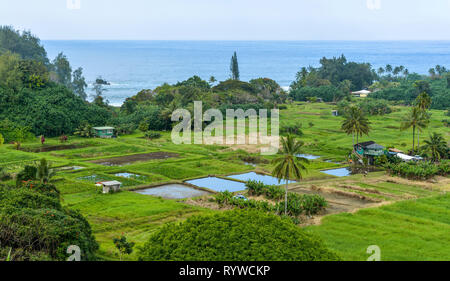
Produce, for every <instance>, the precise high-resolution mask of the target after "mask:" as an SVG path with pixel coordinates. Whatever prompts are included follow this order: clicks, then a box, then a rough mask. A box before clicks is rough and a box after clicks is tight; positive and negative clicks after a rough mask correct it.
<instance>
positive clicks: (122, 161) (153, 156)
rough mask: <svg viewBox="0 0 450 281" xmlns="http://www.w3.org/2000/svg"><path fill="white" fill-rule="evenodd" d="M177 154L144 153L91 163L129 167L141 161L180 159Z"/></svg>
mask: <svg viewBox="0 0 450 281" xmlns="http://www.w3.org/2000/svg"><path fill="white" fill-rule="evenodd" d="M178 156H179V155H178V154H177V153H171V152H161V151H159V152H151V153H143V154H134V155H127V156H120V157H113V158H108V159H99V160H94V161H90V162H91V163H95V164H100V165H103V166H124V165H129V164H132V163H134V162H139V161H148V160H160V159H168V158H174V157H178Z"/></svg>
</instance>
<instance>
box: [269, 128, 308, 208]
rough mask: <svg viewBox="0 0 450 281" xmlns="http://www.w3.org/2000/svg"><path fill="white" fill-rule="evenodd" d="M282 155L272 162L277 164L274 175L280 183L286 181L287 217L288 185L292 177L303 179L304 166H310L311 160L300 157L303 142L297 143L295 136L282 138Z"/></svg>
mask: <svg viewBox="0 0 450 281" xmlns="http://www.w3.org/2000/svg"><path fill="white" fill-rule="evenodd" d="M281 145H282V148H281V151H280V155H279V156H277V157H276V158H275V159H273V160H272V163H273V164H275V168H274V169H273V172H272V175H273V176H274V177H276V178H277V179H278V180H279V181H280V182H281V181H282V180H285V181H286V188H285V194H284V214H285V215H287V195H288V183H289V179H290V178H291V177H294V178H295V179H297V180H301V179H302V178H303V176H302V171H307V168H306V166H305V165H304V164H308V163H309V160H308V159H306V158H303V157H299V156H298V155H299V154H301V153H302V146H303V142H301V141H297V140H296V139H295V137H294V136H292V135H288V136H287V137H286V138H281Z"/></svg>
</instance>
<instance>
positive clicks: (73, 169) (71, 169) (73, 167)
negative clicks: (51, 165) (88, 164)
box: [56, 166, 85, 171]
mask: <svg viewBox="0 0 450 281" xmlns="http://www.w3.org/2000/svg"><path fill="white" fill-rule="evenodd" d="M84 168H85V167H81V166H65V167H61V168H57V169H56V170H57V171H78V170H82V169H84Z"/></svg>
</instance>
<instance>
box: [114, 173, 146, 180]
mask: <svg viewBox="0 0 450 281" xmlns="http://www.w3.org/2000/svg"><path fill="white" fill-rule="evenodd" d="M114 175H115V176H116V177H121V178H127V179H136V180H141V181H145V180H148V177H147V176H143V175H138V174H133V173H127V172H125V173H116V174H114Z"/></svg>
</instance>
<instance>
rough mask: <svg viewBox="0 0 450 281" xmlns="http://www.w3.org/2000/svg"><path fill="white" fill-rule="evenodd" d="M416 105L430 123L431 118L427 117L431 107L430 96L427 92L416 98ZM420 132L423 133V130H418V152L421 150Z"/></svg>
mask: <svg viewBox="0 0 450 281" xmlns="http://www.w3.org/2000/svg"><path fill="white" fill-rule="evenodd" d="M415 104H416V106H417V107H418V108H419V109H420V110H421V111H422V113H423V114H424V117H425V118H426V119H427V121H428V119H429V118H427V117H429V116H428V115H427V110H428V108H430V106H431V98H430V96H429V95H428V94H427V93H426V92H422V93H421V94H420V95H419V96H418V97H417V98H416V101H415ZM426 125H428V122H426V124H425V127H426ZM420 131H421V128H418V130H417V150H419V149H420V134H419V133H420Z"/></svg>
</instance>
